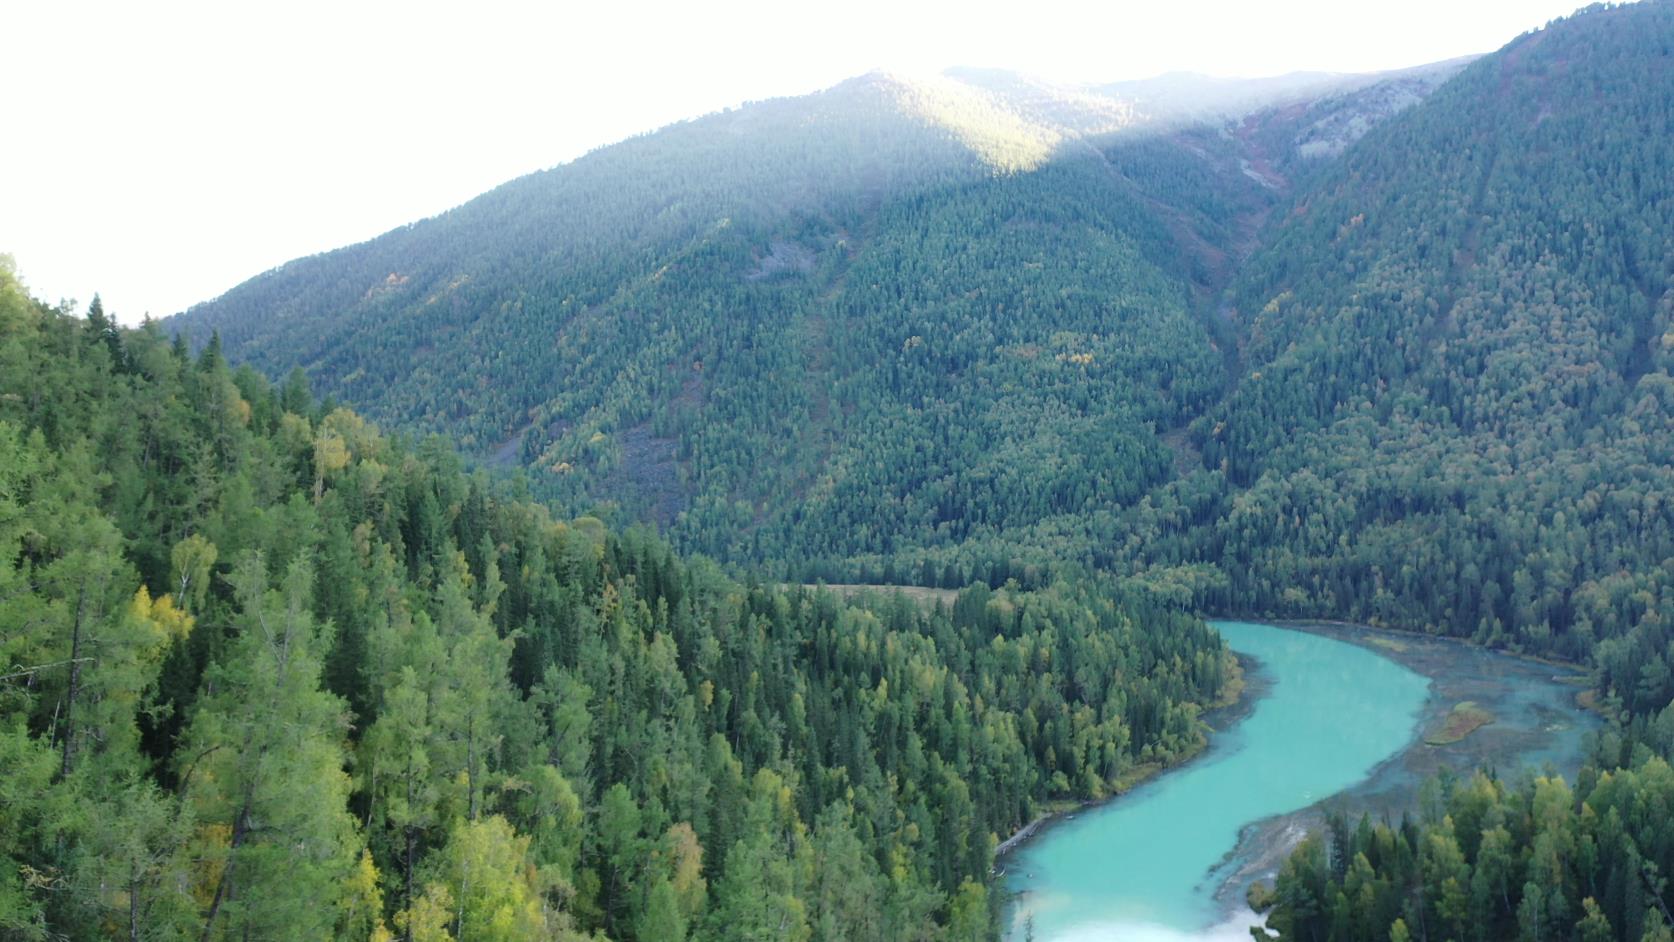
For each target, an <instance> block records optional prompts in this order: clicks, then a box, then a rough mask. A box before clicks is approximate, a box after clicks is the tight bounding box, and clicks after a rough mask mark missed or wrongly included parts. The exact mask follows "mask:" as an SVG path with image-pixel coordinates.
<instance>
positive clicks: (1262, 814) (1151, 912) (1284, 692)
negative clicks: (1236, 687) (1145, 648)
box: [1001, 621, 1589, 942]
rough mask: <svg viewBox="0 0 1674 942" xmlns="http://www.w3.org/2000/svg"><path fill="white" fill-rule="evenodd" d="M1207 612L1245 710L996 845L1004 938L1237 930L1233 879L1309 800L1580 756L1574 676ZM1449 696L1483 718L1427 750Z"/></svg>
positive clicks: (1259, 872)
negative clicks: (1225, 647)
mask: <svg viewBox="0 0 1674 942" xmlns="http://www.w3.org/2000/svg"><path fill="white" fill-rule="evenodd" d="M1215 625H1216V627H1217V628H1219V629H1220V631H1221V633H1222V634H1223V635H1224V636H1225V637H1226V639H1227V642H1228V644H1229V645H1230V646H1231V647H1232V649H1233V650H1234V651H1236V652H1238V653H1239V654H1241V655H1245V656H1247V657H1249V658H1253V659H1254V660H1255V661H1256V663H1257V664H1258V665H1259V668H1258V671H1257V676H1256V677H1255V678H1253V679H1254V680H1255V681H1256V684H1255V685H1254V689H1255V691H1256V699H1255V702H1254V703H1253V705H1252V706H1251V708H1250V709H1249V710H1248V713H1247V715H1245V716H1244V717H1243V718H1242V719H1236V720H1234V721H1233V722H1232V724H1231V726H1230V728H1229V729H1227V730H1225V731H1223V732H1217V733H1216V734H1215V735H1214V736H1213V740H1212V744H1211V748H1210V750H1209V751H1208V753H1207V754H1206V755H1205V756H1203V757H1202V758H1200V759H1198V760H1196V761H1194V762H1192V763H1190V764H1188V765H1186V766H1185V767H1183V768H1181V769H1178V770H1175V771H1172V772H1169V773H1167V774H1165V775H1163V776H1161V777H1159V778H1157V779H1155V780H1153V781H1151V782H1148V783H1146V784H1145V785H1142V786H1141V787H1139V788H1136V789H1134V790H1133V791H1132V792H1130V793H1128V794H1127V795H1124V796H1122V797H1121V798H1119V799H1116V800H1114V801H1112V802H1109V803H1107V804H1105V805H1102V806H1099V807H1097V808H1089V809H1086V810H1084V811H1082V812H1080V813H1079V814H1077V815H1075V816H1074V817H1073V818H1067V819H1064V820H1061V821H1059V822H1056V823H1055V824H1054V825H1052V826H1051V827H1049V828H1047V829H1045V830H1044V831H1042V832H1041V833H1040V834H1039V835H1037V836H1036V837H1034V838H1033V839H1031V840H1030V841H1028V842H1027V843H1025V844H1024V845H1023V846H1021V847H1019V848H1017V849H1016V850H1014V851H1012V852H1011V853H1010V854H1008V855H1007V856H1006V857H1005V858H1004V859H1003V860H1002V861H1001V866H1003V867H1004V868H1005V870H1006V877H1005V882H1006V887H1007V889H1008V890H1009V891H1011V892H1012V893H1015V894H1017V896H1016V897H1015V900H1014V902H1013V904H1012V906H1011V918H1010V921H1009V927H1010V936H1009V937H1010V938H1011V939H1014V940H1022V939H1024V938H1025V937H1027V936H1029V935H1031V934H1032V936H1033V938H1034V939H1036V940H1038V942H1071V940H1074V942H1080V940H1094V939H1099V940H1103V939H1122V940H1124V942H1125V940H1135V939H1137V940H1145V939H1157V940H1172V939H1186V938H1194V939H1196V938H1226V939H1239V940H1243V939H1248V938H1249V933H1248V929H1247V927H1248V926H1249V925H1251V924H1252V923H1253V922H1254V921H1255V918H1254V917H1253V915H1251V914H1250V913H1249V912H1248V911H1247V910H1245V909H1243V908H1242V906H1241V896H1242V890H1243V887H1244V886H1245V885H1247V884H1248V882H1249V880H1251V879H1254V878H1255V877H1257V876H1265V875H1267V874H1268V873H1270V872H1271V869H1272V868H1273V867H1274V866H1276V864H1277V862H1278V861H1279V860H1280V859H1282V856H1283V853H1284V852H1285V851H1287V850H1288V848H1289V847H1290V846H1292V845H1293V844H1294V843H1295V841H1296V840H1297V839H1299V837H1300V836H1301V834H1302V833H1304V832H1305V830H1306V828H1307V827H1309V826H1312V825H1314V824H1315V823H1317V818H1318V815H1319V810H1320V807H1321V805H1322V804H1323V803H1329V804H1331V805H1333V806H1338V805H1345V803H1346V807H1345V810H1348V811H1350V812H1351V813H1358V812H1359V811H1361V810H1366V811H1370V812H1372V813H1373V814H1389V813H1394V814H1399V813H1400V811H1401V810H1404V809H1405V808H1407V807H1410V806H1411V805H1412V803H1413V801H1414V799H1415V789H1416V787H1417V784H1418V782H1420V781H1421V780H1422V779H1423V777H1424V776H1426V775H1428V774H1430V773H1432V772H1433V771H1435V770H1436V769H1437V768H1440V767H1442V766H1449V767H1453V768H1457V769H1469V768H1472V767H1474V766H1476V765H1478V764H1482V763H1489V764H1496V765H1499V766H1500V768H1501V770H1502V771H1505V770H1507V769H1508V768H1509V767H1510V766H1511V765H1513V764H1521V763H1524V762H1533V763H1536V764H1540V763H1543V762H1547V763H1552V764H1554V765H1556V766H1558V767H1559V768H1560V769H1562V768H1563V767H1564V766H1565V765H1569V766H1571V767H1572V766H1573V764H1574V762H1575V761H1577V760H1578V755H1579V750H1580V738H1581V732H1582V730H1583V729H1585V728H1587V727H1588V725H1589V724H1588V721H1587V720H1586V718H1585V717H1584V715H1582V714H1581V713H1580V712H1579V711H1578V710H1576V709H1575V708H1574V706H1573V703H1572V700H1573V693H1574V690H1575V688H1574V687H1572V686H1566V685H1565V684H1563V683H1560V682H1557V681H1555V680H1554V678H1553V676H1552V674H1553V671H1552V670H1551V669H1549V668H1545V667H1543V666H1541V665H1531V664H1529V663H1528V662H1524V661H1519V660H1516V659H1514V658H1509V657H1505V656H1503V655H1495V654H1490V653H1488V652H1483V651H1478V650H1475V649H1471V648H1467V647H1464V646H1461V645H1458V644H1454V643H1450V642H1445V641H1437V640H1429V639H1422V638H1419V639H1402V640H1392V639H1391V638H1390V637H1389V636H1388V635H1387V634H1386V633H1381V632H1370V631H1364V630H1360V629H1352V628H1338V627H1318V626H1316V627H1312V628H1310V629H1309V630H1308V631H1298V630H1292V629H1287V628H1279V627H1275V626H1271V625H1262V624H1253V623H1247V622H1231V621H1228V622H1216V623H1215ZM1380 645H1381V646H1380ZM1421 672H1422V673H1421ZM1464 699H1472V700H1475V701H1477V702H1478V703H1481V704H1483V705H1484V706H1486V707H1487V708H1488V709H1490V710H1491V711H1493V712H1494V713H1495V714H1496V717H1497V719H1496V721H1495V723H1493V724H1490V725H1489V726H1486V727H1483V728H1482V729H1481V730H1478V731H1477V732H1476V733H1473V734H1472V735H1471V736H1469V737H1467V738H1466V740H1464V741H1463V742H1461V743H1458V744H1455V745H1452V746H1446V747H1440V748H1437V747H1430V746H1425V745H1424V744H1423V743H1422V742H1421V741H1420V739H1419V736H1420V734H1421V733H1422V731H1423V730H1424V729H1425V728H1427V727H1428V726H1429V725H1430V724H1431V723H1432V722H1435V721H1436V720H1437V719H1438V718H1439V717H1441V716H1443V715H1445V714H1446V712H1447V711H1448V710H1449V709H1451V708H1452V706H1453V704H1454V703H1456V702H1458V701H1459V700H1464ZM1327 799H1330V801H1329V802H1327V801H1326V800H1327Z"/></svg>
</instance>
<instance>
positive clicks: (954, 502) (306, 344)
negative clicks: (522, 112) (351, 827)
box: [171, 73, 1381, 585]
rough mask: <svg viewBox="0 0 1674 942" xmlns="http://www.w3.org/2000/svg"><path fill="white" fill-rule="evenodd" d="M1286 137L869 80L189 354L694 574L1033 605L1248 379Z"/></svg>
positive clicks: (305, 297) (391, 254) (324, 278)
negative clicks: (311, 392) (755, 572)
mask: <svg viewBox="0 0 1674 942" xmlns="http://www.w3.org/2000/svg"><path fill="white" fill-rule="evenodd" d="M978 78H980V81H979V80H978ZM1380 84H1381V83H1379V82H1373V83H1372V85H1373V86H1374V87H1378V86H1380ZM1339 97H1340V98H1341V101H1342V102H1351V101H1352V100H1353V95H1352V93H1342V94H1341V95H1340V96H1339ZM1337 107H1338V109H1339V110H1342V109H1344V108H1349V107H1353V105H1352V104H1343V103H1339V105H1338V106H1337ZM1289 117H1290V116H1289V115H1288V114H1287V115H1277V114H1275V115H1273V116H1272V117H1271V121H1269V120H1268V119H1261V118H1258V119H1253V120H1252V121H1250V122H1248V123H1247V124H1246V126H1245V127H1244V128H1242V129H1241V131H1240V133H1238V134H1227V133H1223V131H1224V129H1221V128H1217V127H1212V126H1198V127H1193V128H1187V129H1170V128H1162V127H1153V126H1152V125H1153V124H1154V122H1150V121H1149V120H1148V119H1146V120H1142V119H1141V118H1140V117H1139V116H1137V115H1136V114H1135V112H1134V111H1133V109H1132V108H1131V107H1129V106H1128V105H1127V104H1125V103H1124V102H1122V101H1120V100H1118V99H1114V98H1109V97H1106V96H1101V95H1098V94H1095V93H1093V92H1089V91H1085V90H1065V89H1060V88H1054V87H1050V86H1045V85H1041V84H1039V83H1031V82H1029V81H1028V80H1026V79H1023V78H1020V77H1017V76H1010V75H1005V74H999V73H984V74H982V75H981V76H980V77H976V76H973V75H972V74H968V73H963V74H954V75H951V76H944V77H936V78H933V79H907V78H902V77H898V76H889V75H871V76H866V77H863V78H861V79H856V80H853V81H850V82H847V83H844V84H842V85H839V86H837V87H835V88H833V89H831V90H829V91H827V92H823V93H820V94H817V95H813V96H808V97H805V98H799V99H787V100H777V101H770V102H762V103H757V104H753V105H749V106H746V107H744V108H741V109H737V110H734V111H730V112H726V113H722V114H717V115H711V116H708V117H706V118H701V119H698V120H696V121H692V122H687V123H685V124H681V125H677V126H674V127H671V128H667V129H664V130H663V131H660V132H657V133H655V134H651V135H647V136H644V137H641V138H636V139H634V140H630V141H626V142H624V143H622V144H619V145H615V146H613V147H609V148H604V149H602V150H600V151H597V152H595V153H593V154H590V155H588V156H586V157H584V158H582V159H580V160H577V161H576V162H574V163H572V164H569V165H565V166H562V167H558V168H556V169H554V170H551V171H547V172H544V173H539V174H535V175H532V176H530V177H526V178H523V179H520V180H517V181H514V182H512V183H509V184H507V185H506V186H504V187H501V188H500V189H498V190H495V191H493V192H491V193H489V194H486V195H484V196H483V197H481V198H479V199H477V200H475V201H473V202H471V203H469V204H466V205H465V206H462V207H460V208H458V209H456V210H454V211H452V212H449V213H446V214H444V215H442V216H440V217H437V218H435V219H431V220H426V221H423V222H420V223H416V224H414V225H412V226H409V227H406V228H404V229H401V230H397V231H395V232H392V233H389V234H387V235H385V236H383V237H381V238H379V239H375V240H373V241H371V242H368V243H365V244H362V245H358V246H354V247H351V248H348V249H344V250H341V251H338V252H333V253H328V254H326V255H322V256H317V257H313V258H308V259H302V260H298V261H296V262H292V263H290V264H288V265H286V266H283V267H281V268H279V269H277V270H275V271H272V272H269V273H267V274H265V275H262V276H260V277H258V278H256V279H253V280H252V281H250V282H248V283H246V284H244V285H241V286H239V287H237V288H235V289H233V290H232V291H230V292H228V293H227V294H226V295H225V296H223V297H222V298H220V299H217V300H216V301H213V302H210V303H208V304H204V305H199V306H198V307H195V308H193V309H192V310H191V311H189V312H187V313H186V314H185V315H182V316H180V317H178V318H176V319H174V320H173V321H171V329H175V330H180V331H184V332H186V333H188V334H190V335H192V336H193V337H195V338H197V340H198V342H203V341H204V340H206V339H207V338H208V336H209V334H210V333H211V332H214V331H218V332H219V334H220V337H221V340H222V343H223V345H224V349H225V350H226V352H227V355H228V356H229V357H231V358H233V359H234V360H237V361H241V362H248V363H251V364H253V365H255V366H257V367H259V368H260V369H262V370H264V371H266V372H268V373H270V374H273V375H281V374H283V373H284V372H285V371H287V370H289V369H291V368H293V367H301V368H303V369H304V370H305V371H306V372H307V374H308V378H309V380H310V381H311V382H312V383H313V384H314V386H315V387H316V388H317V389H319V390H321V391H322V392H325V393H328V394H330V395H332V396H336V397H339V398H341V399H344V400H346V401H350V402H354V403H355V404H356V405H357V406H358V407H360V408H363V409H365V410H366V411H367V413H368V414H369V415H370V416H372V417H374V418H376V419H378V420H380V421H384V422H387V423H390V424H393V425H398V426H400V427H405V428H412V429H417V430H422V431H429V432H440V433H445V434H448V435H451V436H453V437H454V438H455V439H456V440H457V441H459V442H460V443H461V444H462V446H463V447H464V448H465V449H466V450H468V451H473V452H475V453H477V454H478V455H481V456H483V457H484V458H486V459H488V460H490V461H492V462H495V463H498V464H502V465H513V464H516V465H523V466H526V467H528V468H529V469H531V471H532V474H533V479H534V486H535V490H536V492H537V493H540V494H543V495H547V496H550V497H554V498H556V499H558V500H560V501H561V502H563V503H564V504H566V505H567V506H573V507H577V508H587V507H590V506H596V505H600V504H605V503H613V504H618V505H621V506H622V507H623V508H624V512H625V513H627V514H628V515H629V516H645V517H649V518H651V519H653V520H656V521H657V522H658V523H659V524H661V525H662V526H664V527H665V528H667V529H668V530H669V532H670V533H671V534H672V535H673V536H674V538H675V539H676V541H677V542H678V543H679V544H680V545H682V546H685V547H687V548H694V549H701V550H704V551H706V552H709V553H712V554H715V555H719V556H722V557H726V558H735V559H758V560H760V559H769V558H771V559H775V560H784V561H792V562H793V563H794V565H795V568H796V569H797V571H798V572H799V573H800V574H804V575H808V574H814V573H823V574H826V575H830V576H864V577H869V578H883V577H886V576H887V577H888V578H890V579H894V578H897V577H900V576H902V575H904V574H905V572H906V570H909V569H910V571H911V574H912V578H914V579H921V578H930V579H931V580H932V581H934V582H936V583H946V584H950V585H953V584H964V580H965V579H966V578H967V577H968V576H969V575H971V574H973V573H977V574H980V575H981V577H982V578H985V579H987V578H991V577H994V578H995V581H996V582H1003V581H1004V579H1005V578H1006V576H1007V575H1009V574H1012V573H1014V572H1015V574H1017V575H1019V576H1027V577H1029V578H1038V577H1039V574H1040V573H1041V572H1042V571H1043V568H1044V567H1045V566H1046V565H1047V563H1048V562H1049V561H1051V560H1053V559H1055V558H1058V557H1061V556H1064V555H1074V553H1072V554H1066V553H1064V552H1063V551H1062V550H1063V548H1062V547H1061V546H1058V545H1056V544H1057V543H1058V538H1057V536H1056V535H1055V533H1054V531H1055V530H1057V529H1062V528H1063V527H1064V526H1067V525H1068V524H1066V521H1071V520H1073V519H1074V518H1078V517H1081V516H1084V515H1088V514H1099V513H1108V512H1110V511H1111V510H1112V509H1114V508H1119V507H1122V506H1126V505H1128V504H1131V503H1132V502H1133V501H1134V500H1135V499H1136V498H1137V497H1138V496H1139V495H1140V494H1142V493H1144V492H1145V491H1146V490H1148V489H1149V488H1152V487H1154V486H1157V485H1159V484H1161V483H1163V482H1164V481H1166V480H1167V479H1169V478H1170V477H1171V476H1172V475H1173V474H1174V469H1175V466H1176V465H1177V464H1178V463H1179V462H1180V451H1179V449H1178V448H1177V447H1176V445H1177V443H1178V440H1179V438H1180V436H1181V434H1182V430H1183V429H1184V427H1185V426H1186V424H1187V423H1188V422H1189V421H1191V420H1192V419H1193V418H1195V417H1197V416H1198V415H1201V414H1202V413H1203V412H1204V410H1205V409H1207V408H1208V407H1209V406H1210V405H1211V404H1212V403H1213V402H1214V401H1215V400H1216V399H1217V398H1218V397H1219V395H1220V393H1221V391H1222V389H1223V388H1224V387H1225V385H1226V384H1227V382H1228V381H1229V376H1228V374H1227V372H1226V364H1225V356H1224V354H1223V353H1222V352H1221V351H1220V350H1218V349H1217V339H1216V338H1217V336H1219V332H1221V331H1222V325H1220V324H1218V322H1217V321H1216V320H1215V319H1214V317H1213V316H1212V310H1213V307H1214V305H1213V303H1212V301H1211V300H1210V299H1211V298H1213V297H1214V296H1216V295H1218V293H1219V292H1220V290H1221V287H1222V286H1223V285H1224V283H1225V282H1226V280H1227V279H1228V278H1229V277H1230V274H1231V272H1232V270H1233V267H1234V265H1233V262H1235V261H1236V259H1237V258H1238V257H1240V256H1241V255H1242V254H1243V253H1244V252H1247V251H1248V250H1249V248H1250V247H1251V246H1252V245H1253V239H1254V232H1255V230H1256V229H1257V228H1258V227H1259V224H1260V221H1261V219H1262V218H1264V216H1265V214H1266V213H1267V212H1268V211H1269V209H1270V208H1271V207H1272V206H1273V205H1274V204H1275V203H1276V202H1277V201H1278V200H1279V199H1280V198H1281V197H1282V195H1283V193H1284V192H1285V188H1286V183H1285V181H1284V179H1283V178H1282V176H1281V174H1280V173H1279V171H1278V170H1276V169H1274V166H1275V162H1279V163H1283V162H1286V161H1290V160H1291V159H1292V156H1293V155H1292V151H1293V150H1294V148H1293V147H1292V145H1291V144H1290V142H1289V141H1288V139H1287V140H1278V138H1275V140H1278V143H1277V144H1276V146H1277V147H1278V148H1279V150H1281V151H1282V153H1279V152H1275V153H1274V154H1273V155H1272V158H1271V159H1269V158H1268V156H1267V155H1266V151H1265V150H1264V147H1265V144H1264V141H1263V139H1262V138H1261V137H1260V136H1259V135H1258V134H1256V133H1255V132H1256V131H1259V130H1263V129H1268V130H1271V129H1270V128H1268V125H1269V123H1272V124H1273V126H1274V127H1277V128H1282V127H1286V126H1288V125H1285V123H1284V122H1285V121H1286V120H1289ZM1278 137H1279V138H1282V137H1283V135H1282V134H1281V135H1279V136H1278ZM1222 342H1223V343H1224V339H1223V341H1222ZM1025 529H1032V530H1034V531H1036V533H1035V535H1032V536H1030V537H1029V538H1028V539H1027V540H1025V541H1024V545H1023V546H1022V548H1021V549H1020V548H1019V547H1018V545H1017V540H1016V539H1015V537H1016V535H1017V534H1018V533H1020V532H1022V531H1023V530H1025ZM1076 553H1079V551H1076ZM1014 561H1015V562H1016V565H1014ZM898 567H899V568H898ZM886 570H887V572H886ZM1031 573H1032V574H1033V575H1031Z"/></svg>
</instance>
